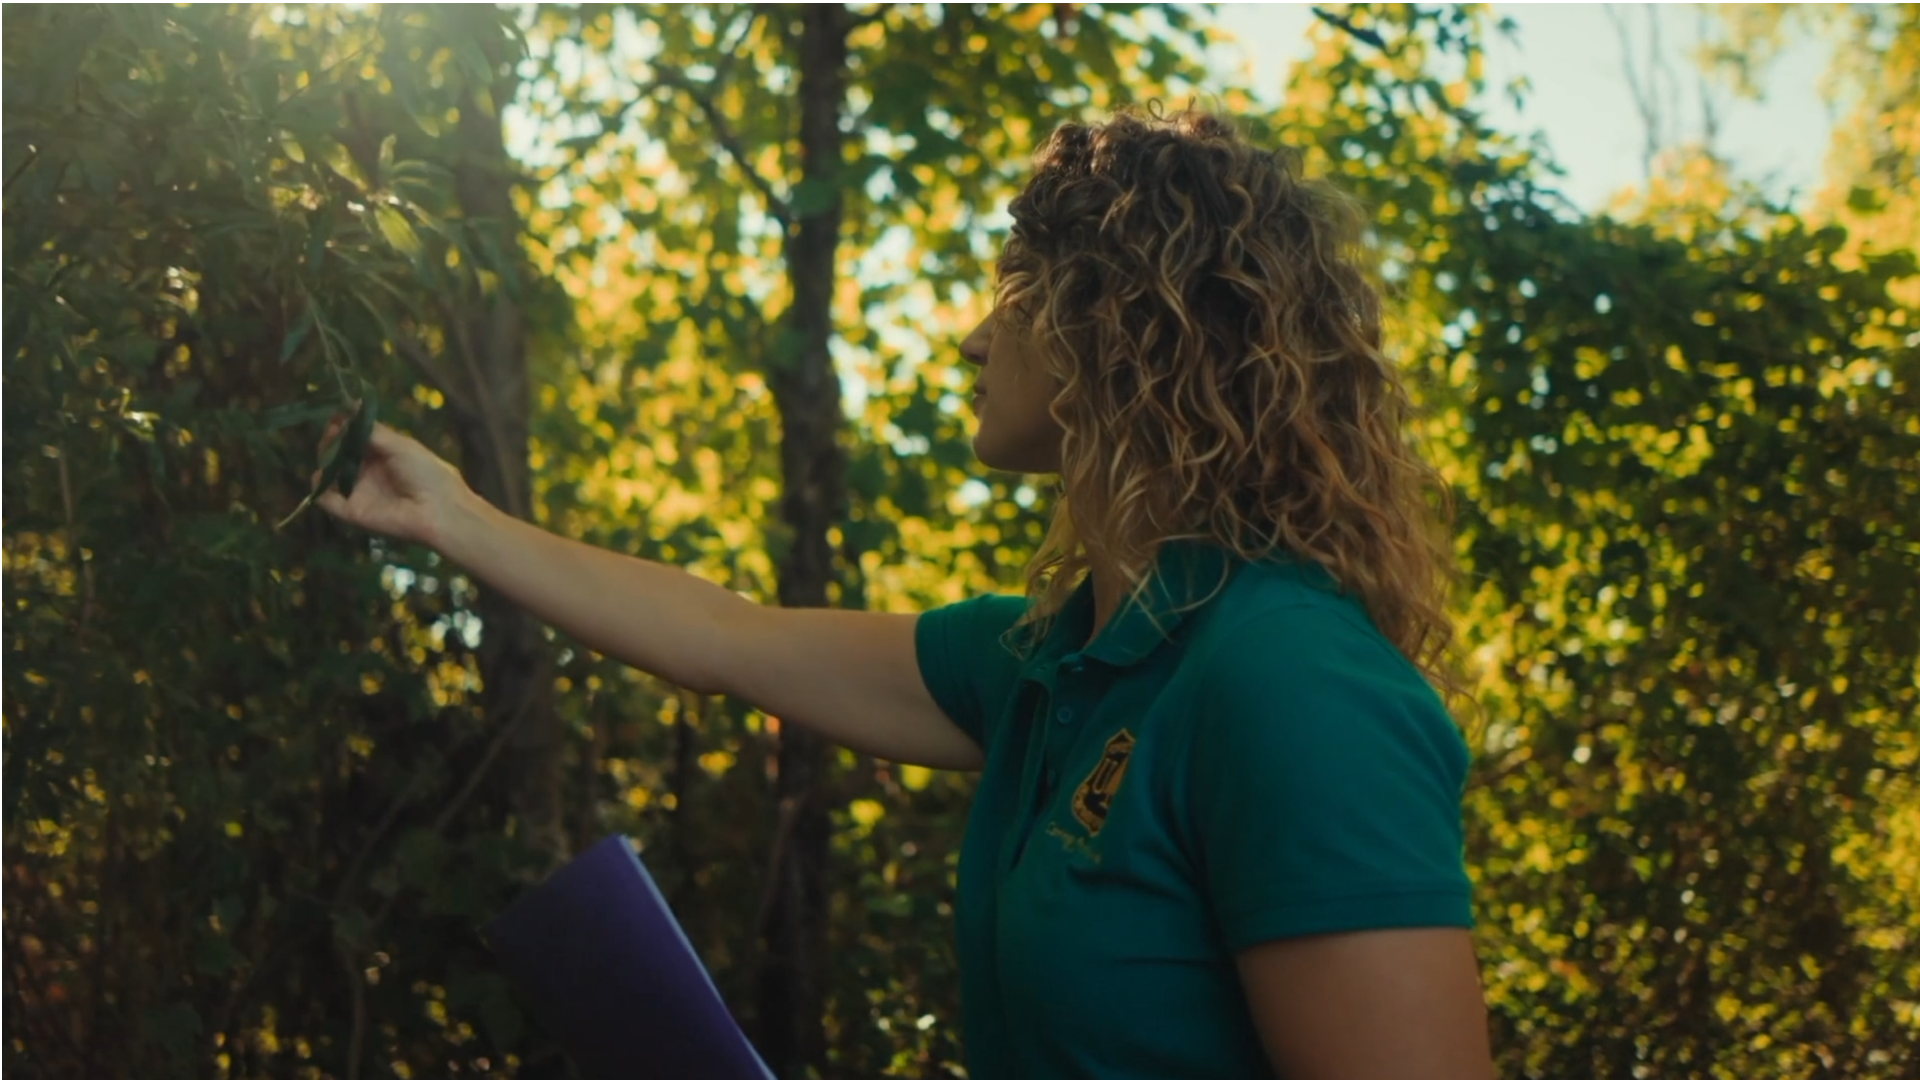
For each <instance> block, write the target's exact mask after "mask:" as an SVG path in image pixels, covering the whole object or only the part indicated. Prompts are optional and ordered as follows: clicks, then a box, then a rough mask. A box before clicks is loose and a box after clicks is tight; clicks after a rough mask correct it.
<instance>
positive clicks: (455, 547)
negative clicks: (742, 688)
mask: <svg viewBox="0 0 1920 1080" xmlns="http://www.w3.org/2000/svg"><path fill="white" fill-rule="evenodd" d="M432 546H433V547H434V548H435V549H436V550H438V551H439V552H440V554H442V555H443V556H445V557H446V558H448V559H449V560H451V561H452V562H454V563H456V564H457V565H459V566H461V567H463V568H464V569H465V570H466V571H467V572H468V573H470V574H472V575H473V576H474V577H476V578H478V579H479V580H480V581H481V582H482V583H483V584H485V585H486V586H487V587H489V588H492V589H495V590H497V591H499V592H500V593H501V594H502V595H504V596H506V597H507V598H509V599H511V600H512V601H513V602H514V603H516V604H518V605H519V606H520V607H521V608H522V609H524V610H525V611H527V613H528V614H530V615H532V616H533V617H535V618H537V619H539V620H541V621H542V622H545V623H547V624H548V625H550V626H553V627H554V628H556V629H558V630H561V631H564V632H565V633H567V634H569V635H571V636H572V637H573V638H574V639H575V640H577V641H579V642H580V643H581V644H583V645H585V646H587V647H588V648H590V649H593V650H595V651H597V652H600V653H604V654H605V655H607V656H610V657H613V658H614V659H616V660H619V661H621V662H623V663H627V664H631V665H633V666H634V667H637V668H640V669H641V670H643V671H647V672H651V673H653V674H655V675H658V676H660V677H661V678H664V679H667V680H668V681H670V682H673V683H675V684H677V685H680V686H684V687H686V688H687V689H689V690H694V691H697V692H700V693H720V692H723V691H724V690H725V689H726V687H724V686H723V685H721V684H722V679H721V672H720V671H719V670H718V666H717V665H718V663H719V662H721V661H722V660H723V658H724V656H725V648H724V643H723V642H722V641H721V640H720V638H721V637H722V631H721V629H720V628H721V626H722V625H723V621H724V619H725V617H726V616H727V615H729V614H734V615H737V614H738V612H737V611H733V610H730V609H735V608H737V607H738V606H739V605H749V606H750V605H751V604H752V603H753V602H752V601H751V600H747V599H745V598H744V597H741V596H738V595H736V594H734V593H731V592H729V591H727V590H726V589H724V588H721V587H720V586H718V585H715V584H713V583H712V582H709V581H704V580H702V579H700V578H697V577H695V576H693V575H692V574H689V573H687V572H686V571H684V570H681V569H678V568H676V567H672V566H667V565H665V564H662V563H657V562H652V561H649V560H646V559H640V558H636V557H634V556H631V555H622V554H620V553H618V552H614V551H608V550H606V549H604V548H597V547H594V546H593V545H591V544H585V543H581V542H580V541H578V540H570V539H568V538H566V537H563V536H558V535H555V534H554V533H551V532H548V531H547V530H545V529H542V528H540V527H539V526H538V525H534V524H531V523H529V522H526V521H522V520H520V519H519V518H516V517H514V516H512V515H511V514H507V513H504V512H502V511H501V510H499V509H498V508H496V507H494V506H492V505H491V504H489V503H488V502H487V501H486V500H485V499H482V498H480V497H478V496H474V497H473V498H471V499H467V500H463V502H462V503H461V504H460V507H459V508H458V509H457V510H456V511H454V513H453V514H451V515H450V518H449V520H448V521H446V522H444V523H443V524H441V525H440V526H438V527H437V528H436V529H435V535H434V538H433V543H432Z"/></svg>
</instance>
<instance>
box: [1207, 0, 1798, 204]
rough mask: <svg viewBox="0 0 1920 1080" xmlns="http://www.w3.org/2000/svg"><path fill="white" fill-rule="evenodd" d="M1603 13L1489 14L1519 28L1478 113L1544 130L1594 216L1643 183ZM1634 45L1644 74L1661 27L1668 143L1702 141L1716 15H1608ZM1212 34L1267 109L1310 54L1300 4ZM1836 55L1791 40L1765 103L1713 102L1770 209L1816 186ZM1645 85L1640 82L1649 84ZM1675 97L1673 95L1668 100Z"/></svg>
mask: <svg viewBox="0 0 1920 1080" xmlns="http://www.w3.org/2000/svg"><path fill="white" fill-rule="evenodd" d="M1607 7H1608V5H1603V4H1496V5H1494V14H1495V15H1496V17H1497V16H1506V17H1508V18H1511V19H1512V20H1513V21H1514V22H1515V23H1516V24H1518V27H1519V29H1518V31H1517V35H1516V41H1514V42H1509V41H1507V40H1506V39H1504V38H1500V37H1498V36H1495V38H1494V39H1493V40H1492V41H1491V42H1490V43H1489V46H1488V50H1487V85H1488V88H1489V91H1490V98H1491V100H1489V101H1487V102H1485V103H1484V104H1483V107H1485V108H1486V109H1487V111H1488V115H1489V118H1490V119H1491V121H1492V123H1493V125H1494V126H1495V127H1497V128H1500V129H1501V130H1505V131H1511V132H1515V133H1525V132H1527V131H1530V130H1539V131H1541V132H1542V133H1543V134H1544V135H1545V137H1546V140H1547V145H1548V148H1549V151H1550V155H1551V157H1552V158H1553V159H1554V160H1555V161H1557V162H1558V163H1559V164H1560V166H1561V167H1562V168H1564V169H1565V170H1566V171H1567V176H1566V177H1565V178H1564V180H1563V181H1562V184H1563V187H1562V190H1563V192H1564V193H1565V194H1566V195H1567V197H1568V198H1570V199H1572V200H1573V202H1574V203H1576V204H1577V205H1579V206H1581V207H1582V208H1584V209H1587V210H1597V209H1599V208H1600V207H1601V206H1603V205H1604V204H1605V203H1606V201H1607V200H1608V198H1609V197H1610V196H1611V195H1612V194H1613V193H1614V192H1616V191H1618V190H1619V189H1620V188H1621V187H1624V186H1626V185H1629V184H1637V183H1638V182H1639V181H1640V180H1641V178H1642V176H1643V172H1642V165H1641V148H1642V145H1643V142H1644V139H1645V131H1646V128H1645V125H1644V124H1643V123H1642V121H1641V118H1640V114H1639V111H1638V110H1637V109H1636V108H1635V105H1634V100H1633V96H1632V94H1631V93H1630V92H1629V90H1628V85H1629V84H1628V82H1627V78H1626V75H1625V73H1624V69H1623V67H1622V64H1621V60H1622V51H1623V50H1622V47H1621V42H1620V35H1619V32H1618V30H1617V29H1616V28H1615V23H1614V21H1613V20H1612V19H1610V18H1609V17H1608V12H1607ZM1613 7H1615V9H1616V11H1617V13H1618V14H1619V15H1620V16H1622V17H1623V21H1624V22H1625V23H1626V25H1627V28H1628V31H1629V33H1630V35H1631V38H1632V41H1633V61H1634V64H1635V65H1636V68H1637V70H1640V71H1641V72H1643V73H1644V72H1645V71H1646V70H1647V67H1648V64H1647V58H1648V56H1649V52H1648V44H1649V37H1650V34H1649V16H1651V18H1652V20H1653V21H1654V22H1655V23H1656V24H1657V26H1656V27H1655V28H1654V29H1655V30H1656V31H1657V36H1658V39H1659V44H1660V46H1661V48H1660V54H1661V55H1664V56H1665V58H1666V64H1665V67H1664V69H1663V71H1664V73H1670V79H1669V81H1668V82H1667V83H1664V84H1663V85H1662V90H1663V94H1662V96H1670V99H1671V102H1672V104H1671V105H1670V106H1669V110H1668V112H1669V115H1670V117H1671V119H1669V120H1668V121H1667V123H1668V126H1669V128H1670V129H1671V134H1670V136H1669V137H1668V138H1667V139H1666V140H1665V141H1666V142H1667V143H1668V144H1672V143H1674V142H1687V141H1694V140H1697V139H1699V138H1700V135H1701V132H1702V130H1703V127H1704V125H1703V123H1702V119H1701V116H1702V112H1701V108H1700V95H1701V91H1702V80H1701V78H1700V77H1699V74H1698V73H1699V71H1700V68H1699V66H1698V65H1697V64H1695V63H1694V61H1693V60H1692V56H1691V53H1692V51H1693V50H1694V48H1695V47H1696V46H1697V44H1698V42H1699V40H1700V29H1701V27H1700V23H1701V21H1702V19H1703V18H1707V19H1710V18H1711V15H1708V14H1706V13H1703V12H1701V11H1700V10H1699V9H1698V8H1696V7H1695V6H1694V5H1691V4H1689V5H1679V4H1675V5H1664V6H1658V7H1653V6H1648V5H1641V4H1619V5H1613ZM1217 19H1218V24H1219V25H1220V26H1221V27H1222V28H1223V29H1225V30H1228V31H1230V32H1231V33H1233V34H1234V35H1235V36H1236V37H1237V38H1239V39H1240V41H1239V45H1238V47H1228V48H1226V49H1223V50H1222V52H1221V55H1220V61H1221V63H1222V64H1223V65H1224V69H1223V70H1222V72H1221V73H1222V75H1225V74H1227V72H1228V71H1230V70H1231V69H1232V68H1234V67H1237V66H1239V65H1240V64H1242V63H1246V64H1249V65H1250V71H1251V77H1250V78H1249V79H1246V80H1236V81H1243V82H1244V84H1245V85H1247V86H1249V87H1250V88H1252V89H1253V90H1254V91H1255V93H1256V94H1258V95H1259V96H1261V97H1263V98H1265V99H1267V100H1269V101H1271V100H1274V99H1275V98H1277V97H1278V96H1279V93H1280V89H1281V87H1282V86H1283V85H1284V82H1285V80H1286V77H1287V73H1288V71H1289V69H1290V68H1291V66H1292V64H1293V62H1294V61H1295V60H1297V59H1299V58H1301V57H1303V56H1306V55H1308V54H1309V53H1310V51H1311V50H1310V49H1309V47H1308V45H1307V41H1306V32H1307V27H1308V25H1309V24H1310V23H1311V22H1313V19H1314V16H1313V14H1312V11H1311V10H1310V8H1309V7H1308V5H1305V4H1231V5H1229V4H1222V5H1221V7H1220V10H1219V13H1218V16H1217ZM1830 55H1831V48H1830V47H1829V46H1828V45H1827V44H1826V43H1825V42H1823V41H1820V40H1817V39H1814V38H1812V37H1810V36H1806V35H1797V36H1796V38H1795V39H1794V40H1793V43H1792V44H1791V45H1790V46H1789V47H1788V48H1787V49H1786V50H1785V51H1784V52H1783V53H1782V55H1781V56H1780V57H1778V58H1777V59H1776V60H1775V61H1774V62H1773V64H1772V65H1771V66H1770V67H1769V68H1768V69H1767V72H1766V75H1765V77H1764V79H1763V80H1762V83H1763V86H1764V87H1765V89H1766V92H1767V93H1766V98H1765V99H1764V100H1762V101H1759V102H1754V101H1746V100H1736V99H1735V98H1734V96H1733V94H1732V93H1731V92H1730V90H1729V89H1728V88H1727V87H1726V86H1725V85H1724V84H1722V83H1718V82H1716V83H1713V84H1711V86H1710V89H1709V94H1710V97H1711V99H1712V100H1713V102H1714V109H1715V112H1716V113H1717V114H1718V118H1719V134H1718V137H1717V141H1716V145H1717V148H1718V150H1719V152H1720V153H1721V154H1722V155H1724V156H1725V157H1727V158H1728V159H1729V160H1730V161H1732V162H1733V165H1734V171H1735V173H1736V174H1737V175H1739V176H1740V177H1742V178H1744V179H1747V180H1752V181H1755V182H1758V183H1760V184H1761V185H1762V186H1763V187H1764V188H1765V190H1766V191H1767V193H1768V194H1769V195H1770V196H1772V197H1773V198H1775V199H1786V198H1787V197H1788V196H1789V194H1790V193H1791V192H1792V191H1794V190H1796V189H1797V190H1798V192H1799V193H1800V195H1799V197H1798V198H1795V199H1794V202H1795V204H1796V205H1804V204H1805V200H1806V197H1807V196H1808V195H1810V194H1811V192H1812V191H1813V190H1814V189H1815V188H1817V187H1818V186H1819V182H1820V179H1821V170H1822V167H1823V165H1824V163H1825V160H1826V151H1827V142H1828V136H1829V134H1830V132H1831V129H1832V119H1831V117H1830V116H1829V113H1828V107H1827V105H1826V103H1825V101H1824V100H1823V99H1822V98H1821V96H1820V94H1819V91H1818V89H1817V87H1818V83H1819V80H1820V78H1821V76H1822V74H1824V72H1825V71H1826V66H1827V61H1828V58H1829V56H1830ZM1521 76H1524V77H1525V78H1526V79H1527V80H1528V81H1530V82H1531V83H1532V90H1531V92H1530V93H1529V95H1528V97H1527V101H1526V104H1525V108H1524V110H1522V111H1516V110H1515V109H1514V107H1513V105H1512V103H1511V102H1510V101H1508V100H1507V98H1506V95H1505V94H1504V93H1500V92H1499V89H1500V88H1501V87H1504V86H1505V85H1506V84H1507V83H1508V82H1509V81H1511V80H1513V79H1514V78H1517V77H1521ZM1644 77H1645V76H1644V74H1643V75H1642V78H1644ZM1667 86H1671V87H1672V91H1673V92H1672V93H1671V95H1667V94H1666V93H1665V92H1664V91H1665V89H1666V87H1667Z"/></svg>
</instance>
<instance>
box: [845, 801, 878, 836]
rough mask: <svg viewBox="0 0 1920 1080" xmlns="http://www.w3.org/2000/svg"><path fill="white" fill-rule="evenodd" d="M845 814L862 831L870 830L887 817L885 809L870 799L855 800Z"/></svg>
mask: <svg viewBox="0 0 1920 1080" xmlns="http://www.w3.org/2000/svg"><path fill="white" fill-rule="evenodd" d="M847 813H849V814H851V815H853V820H854V821H855V822H857V823H858V824H859V825H860V827H861V828H863V829H871V828H873V826H874V824H875V823H876V822H878V821H879V820H880V819H881V818H883V817H885V816H886V815H887V808H886V807H884V806H881V805H880V804H879V803H878V802H875V801H874V800H872V799H855V800H853V802H852V803H851V804H849V805H848V807H847Z"/></svg>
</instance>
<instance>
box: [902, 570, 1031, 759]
mask: <svg viewBox="0 0 1920 1080" xmlns="http://www.w3.org/2000/svg"><path fill="white" fill-rule="evenodd" d="M1026 609H1027V602H1026V599H1025V598H1024V597H1020V596H1006V595H1000V594H994V593H989V594H986V595H983V596H976V597H973V598H972V599H968V600H962V601H960V602H959V603H957V604H948V605H947V606H945V607H939V608H934V609H933V610H932V611H927V612H923V613H922V614H921V616H920V618H919V621H918V622H916V623H915V624H914V634H913V637H914V653H915V655H916V657H917V658H918V660H919V664H920V679H921V681H922V682H924V683H925V684H926V687H927V692H928V693H929V694H931V695H933V700H934V701H935V703H937V704H938V705H939V706H940V709H941V711H942V712H945V713H946V714H947V717H948V719H950V720H952V721H953V722H954V723H955V724H956V725H958V726H959V728H960V730H962V731H964V732H966V733H967V735H968V737H969V738H971V739H973V741H974V742H976V743H978V744H980V747H981V748H982V749H983V750H984V749H985V748H986V746H987V743H988V740H989V739H990V738H991V736H992V723H993V721H994V720H995V719H996V718H997V716H998V713H999V711H1000V706H1001V705H1002V703H1003V702H1004V700H1005V698H1006V695H1007V693H1008V692H1009V691H1010V690H1011V689H1012V687H1013V684H1014V680H1015V678H1016V677H1017V676H1018V674H1019V660H1018V658H1017V657H1015V656H1014V654H1013V652H1012V651H1011V650H1010V649H1008V647H1007V646H1006V644H1005V643H1004V642H1002V640H1001V638H1002V637H1003V636H1004V635H1005V634H1006V631H1007V630H1008V629H1009V628H1011V627H1012V626H1013V624H1014V623H1015V622H1017V621H1019V618H1020V616H1021V614H1023V613H1024V612H1025V611H1026Z"/></svg>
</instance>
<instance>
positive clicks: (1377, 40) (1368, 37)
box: [1313, 7, 1387, 52]
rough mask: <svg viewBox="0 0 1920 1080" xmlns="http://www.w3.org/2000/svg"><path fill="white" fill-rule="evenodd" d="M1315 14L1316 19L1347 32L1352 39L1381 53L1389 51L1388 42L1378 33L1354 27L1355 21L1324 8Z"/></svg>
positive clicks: (1314, 12)
mask: <svg viewBox="0 0 1920 1080" xmlns="http://www.w3.org/2000/svg"><path fill="white" fill-rule="evenodd" d="M1313 14H1314V17H1315V18H1317V19H1319V20H1320V21H1321V22H1324V23H1326V24H1328V25H1329V26H1332V27H1334V28H1335V29H1337V30H1344V31H1346V33H1347V34H1348V35H1350V36H1351V37H1353V38H1354V39H1355V40H1357V41H1363V42H1365V43H1367V44H1368V45H1371V46H1373V47H1374V48H1376V49H1379V50H1380V51H1381V52H1386V51H1387V42H1386V39H1385V38H1383V37H1381V36H1380V35H1379V34H1378V33H1375V32H1374V31H1372V30H1368V29H1366V28H1364V27H1360V26H1355V25H1353V20H1352V19H1349V18H1347V17H1346V16H1345V15H1336V14H1334V13H1333V12H1331V11H1328V10H1327V9H1326V8H1323V7H1317V8H1314V9H1313Z"/></svg>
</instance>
